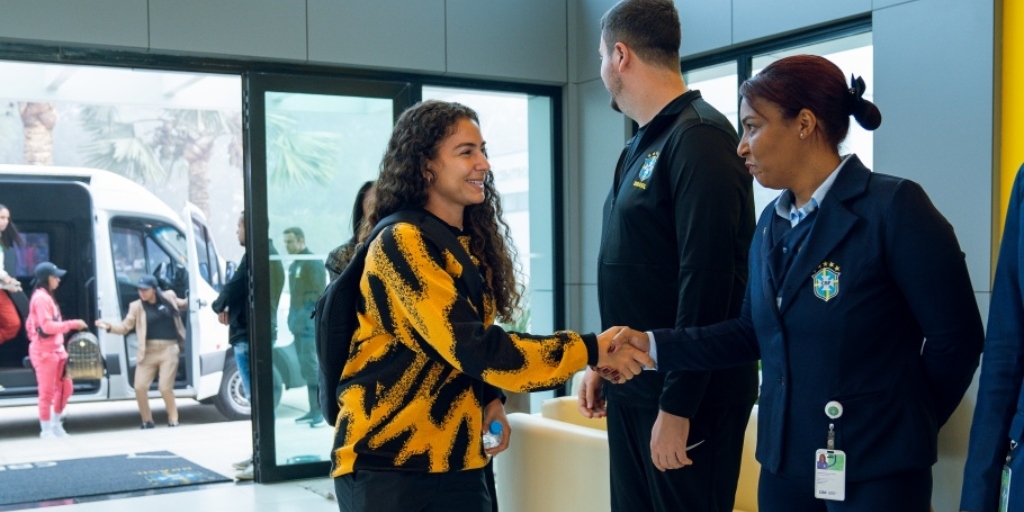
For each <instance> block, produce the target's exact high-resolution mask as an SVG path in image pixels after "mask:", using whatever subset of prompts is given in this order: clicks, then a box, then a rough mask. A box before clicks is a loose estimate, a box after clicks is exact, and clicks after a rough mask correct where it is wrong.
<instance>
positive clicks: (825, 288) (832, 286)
mask: <svg viewBox="0 0 1024 512" xmlns="http://www.w3.org/2000/svg"><path fill="white" fill-rule="evenodd" d="M811 285H812V287H813V288H814V296H815V297H817V298H819V299H821V300H823V301H825V302H828V301H830V300H832V299H834V298H835V297H836V296H837V295H839V265H836V264H835V263H832V262H831V261H826V262H824V263H822V264H821V265H818V270H816V271H815V272H814V275H812V276H811Z"/></svg>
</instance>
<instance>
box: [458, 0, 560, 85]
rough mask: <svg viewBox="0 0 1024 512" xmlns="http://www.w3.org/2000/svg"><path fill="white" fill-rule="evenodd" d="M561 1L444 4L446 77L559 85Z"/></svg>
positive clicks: (463, 0)
mask: <svg viewBox="0 0 1024 512" xmlns="http://www.w3.org/2000/svg"><path fill="white" fill-rule="evenodd" d="M566 1H567V0H519V1H517V2H514V3H512V2H479V1H476V0H447V9H446V10H447V13H446V19H447V22H446V25H447V27H446V30H447V37H448V39H447V41H448V42H447V54H448V63H447V69H448V73H450V74H456V75H466V76H485V77H490V78H511V79H517V80H528V81H535V82H548V83H558V84H563V83H565V82H566V81H567V80H568V71H567V63H566V58H567V51H568V50H567V46H566V30H567V29H566Z"/></svg>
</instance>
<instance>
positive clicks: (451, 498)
mask: <svg viewBox="0 0 1024 512" xmlns="http://www.w3.org/2000/svg"><path fill="white" fill-rule="evenodd" d="M334 491H335V493H336V494H337V497H338V510H340V511H341V512H491V494H490V492H489V491H488V489H487V484H486V483H485V481H484V470H482V469H472V470H469V471H452V472H449V473H426V472H421V471H373V470H359V471H356V472H355V473H349V474H347V475H345V476H342V477H338V478H335V479H334Z"/></svg>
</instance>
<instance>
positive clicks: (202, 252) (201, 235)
mask: <svg viewBox="0 0 1024 512" xmlns="http://www.w3.org/2000/svg"><path fill="white" fill-rule="evenodd" d="M192 233H193V234H194V235H195V239H196V254H198V255H199V275H200V276H202V278H203V280H205V281H206V282H207V283H210V286H212V287H213V289H214V290H217V291H220V288H221V284H223V280H222V279H221V275H220V260H219V259H218V258H217V249H216V248H215V247H214V245H213V240H212V239H211V238H210V232H209V230H207V229H206V226H204V225H202V224H201V223H200V222H199V221H197V220H196V219H192Z"/></svg>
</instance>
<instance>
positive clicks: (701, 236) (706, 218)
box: [597, 91, 757, 418]
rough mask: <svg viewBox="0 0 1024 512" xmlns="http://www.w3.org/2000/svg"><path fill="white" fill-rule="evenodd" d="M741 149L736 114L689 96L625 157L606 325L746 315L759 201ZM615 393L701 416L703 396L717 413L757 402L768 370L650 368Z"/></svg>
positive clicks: (608, 214)
mask: <svg viewBox="0 0 1024 512" xmlns="http://www.w3.org/2000/svg"><path fill="white" fill-rule="evenodd" d="M738 142H739V140H738V138H737V136H736V131H735V129H734V128H733V126H732V125H731V124H730V123H729V121H728V120H727V119H726V118H725V116H723V115H722V114H721V113H720V112H718V111H717V110H715V109H714V107H712V106H711V105H710V104H708V103H707V102H706V101H704V100H703V99H702V98H701V95H700V92H698V91H689V92H686V93H685V94H683V95H681V96H680V97H678V98H676V99H675V100H673V101H672V102H671V103H669V104H668V105H667V106H665V108H664V109H662V111H661V112H660V113H659V114H658V115H657V116H656V117H655V118H654V119H653V120H652V121H651V122H650V123H649V124H648V125H647V126H645V127H644V128H641V129H640V131H639V132H638V133H637V134H636V136H635V137H634V138H633V139H632V140H630V142H629V143H628V144H627V145H626V147H625V148H624V149H623V151H622V155H621V156H620V157H619V163H618V165H617V166H616V171H615V181H614V182H613V185H612V189H611V192H610V193H609V194H608V199H607V200H606V201H605V207H604V228H603V233H602V236H601V250H600V253H599V255H598V271H597V272H598V278H597V287H598V301H599V304H600V310H601V323H602V329H607V328H609V327H612V326H615V325H628V326H629V327H632V328H634V329H639V330H650V329H656V328H664V327H668V326H675V327H676V328H682V327H690V326H705V325H709V324H713V323H716V322H720V321H722V320H726V319H729V318H734V317H736V316H738V315H739V312H740V306H741V303H742V302H743V294H744V291H745V289H746V284H747V257H748V251H749V249H750V240H751V237H752V236H753V231H754V211H753V209H754V204H753V189H752V187H751V177H750V174H749V173H748V172H747V170H746V168H745V166H744V164H743V160H742V159H741V158H739V157H738V156H737V154H736V146H737V144H738ZM633 146H635V148H634V147H633ZM631 148H632V149H631ZM604 390H605V393H606V395H607V396H608V398H609V399H610V400H613V401H617V402H621V403H622V404H623V405H633V406H638V407H659V408H660V409H661V410H663V411H665V412H667V413H669V414H674V415H676V416H683V417H687V418H693V417H694V416H695V415H696V414H697V409H698V407H699V406H700V405H701V402H702V399H706V400H707V402H708V403H707V406H714V407H718V406H727V405H729V404H735V405H741V404H742V405H743V406H747V405H748V404H749V403H751V401H752V400H753V397H754V396H756V393H757V371H756V367H755V366H754V365H751V364H747V365H744V366H742V367H736V368H732V369H727V370H719V371H714V372H692V371H677V372H670V373H667V374H666V373H659V372H643V373H642V374H641V375H639V376H637V377H636V378H634V379H632V380H630V381H628V382H627V383H625V384H621V385H606V386H604Z"/></svg>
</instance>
